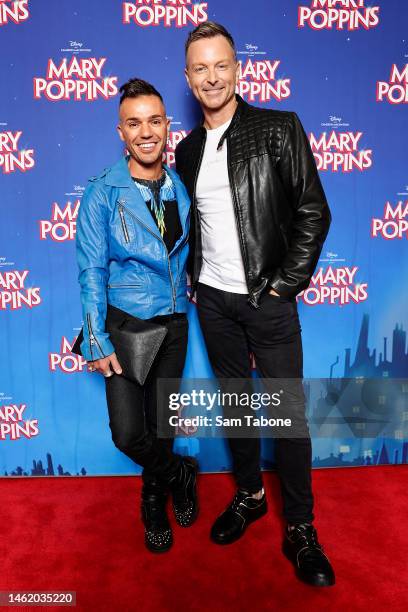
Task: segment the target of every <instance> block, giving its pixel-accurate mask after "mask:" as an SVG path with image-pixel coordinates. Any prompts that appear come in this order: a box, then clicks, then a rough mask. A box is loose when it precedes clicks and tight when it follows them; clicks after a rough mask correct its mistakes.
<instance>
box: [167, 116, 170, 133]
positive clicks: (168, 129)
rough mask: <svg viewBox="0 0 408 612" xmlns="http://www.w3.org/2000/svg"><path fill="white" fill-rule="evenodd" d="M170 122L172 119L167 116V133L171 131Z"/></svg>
mask: <svg viewBox="0 0 408 612" xmlns="http://www.w3.org/2000/svg"><path fill="white" fill-rule="evenodd" d="M170 124H171V119H169V118H168V117H166V127H167V133H169V132H170Z"/></svg>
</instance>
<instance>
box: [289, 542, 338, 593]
mask: <svg viewBox="0 0 408 612" xmlns="http://www.w3.org/2000/svg"><path fill="white" fill-rule="evenodd" d="M282 552H283V554H284V555H285V557H286V558H287V559H288V560H289V561H290V562H291V564H292V565H293V566H294V569H295V573H296V576H297V577H298V578H299V580H301V581H302V582H304V583H305V584H308V585H310V586H316V587H329V586H334V585H335V584H336V579H335V578H333V579H330V578H319V577H316V578H310V579H308V578H306V577H305V576H303V574H302V573H301V572H300V571H299V568H298V566H297V563H296V560H295V559H294V558H293V555H292V554H291V552H290V551H288V550H287V549H286V546H285V543H283V545H282Z"/></svg>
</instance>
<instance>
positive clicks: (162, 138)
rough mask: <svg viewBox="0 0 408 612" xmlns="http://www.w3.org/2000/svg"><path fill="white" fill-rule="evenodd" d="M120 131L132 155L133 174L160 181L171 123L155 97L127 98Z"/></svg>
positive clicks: (119, 126) (123, 105) (123, 106)
mask: <svg viewBox="0 0 408 612" xmlns="http://www.w3.org/2000/svg"><path fill="white" fill-rule="evenodd" d="M119 120H120V123H119V125H118V132H119V136H120V138H121V140H123V142H125V143H126V147H127V150H128V151H129V155H130V164H129V165H130V171H131V174H132V175H133V176H137V177H139V178H158V177H159V176H160V175H161V172H162V155H163V151H164V149H165V148H166V143H167V136H168V130H169V126H170V120H169V119H167V117H166V111H165V108H164V105H163V102H162V101H161V100H160V98H158V97H157V96H154V95H141V96H137V97H136V98H125V99H124V100H123V102H122V104H121V105H120V109H119Z"/></svg>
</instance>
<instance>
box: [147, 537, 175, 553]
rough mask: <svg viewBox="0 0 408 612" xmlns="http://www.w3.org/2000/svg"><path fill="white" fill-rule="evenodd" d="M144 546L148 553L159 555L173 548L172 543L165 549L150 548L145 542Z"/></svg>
mask: <svg viewBox="0 0 408 612" xmlns="http://www.w3.org/2000/svg"><path fill="white" fill-rule="evenodd" d="M145 546H146V548H147V550H148V551H149V552H151V553H154V554H158V555H160V553H165V552H168V551H169V550H170V548H171V547H172V546H173V542H170V544H169V545H168V546H166V547H165V548H164V547H163V548H152V547H151V546H150V545H149V544H148V543H147V542H146V540H145Z"/></svg>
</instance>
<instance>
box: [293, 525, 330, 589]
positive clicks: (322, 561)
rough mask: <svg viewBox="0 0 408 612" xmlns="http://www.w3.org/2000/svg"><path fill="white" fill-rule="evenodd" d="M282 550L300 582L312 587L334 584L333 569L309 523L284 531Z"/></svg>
mask: <svg viewBox="0 0 408 612" xmlns="http://www.w3.org/2000/svg"><path fill="white" fill-rule="evenodd" d="M282 550H283V552H284V554H285V555H286V556H287V558H288V559H289V560H290V561H292V563H293V565H294V566H295V569H296V574H297V576H298V578H300V580H303V582H306V583H307V584H311V585H313V586H332V585H333V584H334V583H335V582H336V578H335V575H334V571H333V568H332V566H331V564H330V561H329V559H328V558H327V556H326V555H325V553H324V552H323V547H322V546H321V545H320V544H319V542H318V540H317V531H316V529H315V528H314V527H313V525H311V524H310V523H302V524H300V525H296V526H295V528H294V529H292V530H291V531H289V529H288V528H287V529H286V534H285V539H284V541H283V547H282Z"/></svg>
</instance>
